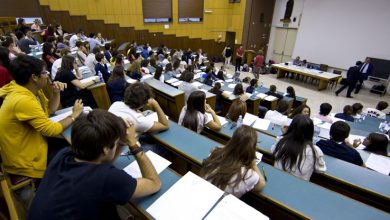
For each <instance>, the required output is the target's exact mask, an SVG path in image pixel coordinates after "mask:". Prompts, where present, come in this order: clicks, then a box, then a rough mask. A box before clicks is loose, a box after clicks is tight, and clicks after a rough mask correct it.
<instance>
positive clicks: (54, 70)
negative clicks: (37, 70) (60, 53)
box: [51, 58, 62, 79]
mask: <svg viewBox="0 0 390 220" xmlns="http://www.w3.org/2000/svg"><path fill="white" fill-rule="evenodd" d="M61 63H62V58H59V59H56V60H55V61H54V63H53V65H52V66H51V78H52V79H54V78H56V74H57V71H58V69H59V68H60V67H61Z"/></svg>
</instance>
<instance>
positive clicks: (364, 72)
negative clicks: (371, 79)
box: [355, 57, 374, 94]
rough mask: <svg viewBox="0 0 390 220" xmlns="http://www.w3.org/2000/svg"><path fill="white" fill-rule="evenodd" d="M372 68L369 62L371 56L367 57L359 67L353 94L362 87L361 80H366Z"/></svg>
mask: <svg viewBox="0 0 390 220" xmlns="http://www.w3.org/2000/svg"><path fill="white" fill-rule="evenodd" d="M373 69H374V65H372V64H371V58H369V57H367V58H366V61H364V63H363V65H361V66H360V67H359V72H360V77H359V82H358V84H357V86H356V89H355V94H358V93H359V91H360V89H361V88H362V85H363V81H364V80H366V79H367V78H368V76H369V75H371V73H372V71H373Z"/></svg>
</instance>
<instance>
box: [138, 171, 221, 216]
mask: <svg viewBox="0 0 390 220" xmlns="http://www.w3.org/2000/svg"><path fill="white" fill-rule="evenodd" d="M223 194H224V192H223V191H222V190H220V189H219V188H217V187H216V186H214V185H212V184H211V183H209V182H207V181H206V180H204V179H202V178H200V177H199V176H197V175H195V174H193V173H191V172H188V173H187V174H186V175H184V176H183V177H182V178H181V179H180V180H178V181H177V182H176V183H175V184H174V185H173V186H172V187H171V188H170V189H169V190H168V191H167V192H165V193H164V194H163V195H162V196H160V198H158V199H157V200H156V201H155V202H154V203H153V204H152V205H150V206H149V208H148V209H147V210H146V211H147V212H148V213H149V214H151V215H152V216H153V218H155V219H159V220H175V219H178V220H181V219H202V218H203V217H204V216H205V215H206V214H207V213H208V212H209V211H210V210H211V209H212V207H213V206H214V204H216V203H217V202H218V200H219V199H220V198H221V197H222V196H223Z"/></svg>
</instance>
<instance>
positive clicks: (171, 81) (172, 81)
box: [165, 78, 179, 84]
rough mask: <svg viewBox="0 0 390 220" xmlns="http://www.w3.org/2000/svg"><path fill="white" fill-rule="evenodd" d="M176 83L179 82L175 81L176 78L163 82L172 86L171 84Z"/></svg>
mask: <svg viewBox="0 0 390 220" xmlns="http://www.w3.org/2000/svg"><path fill="white" fill-rule="evenodd" d="M177 81H179V80H178V79H176V78H170V79H168V80H167V81H165V82H167V83H169V84H172V83H174V82H177Z"/></svg>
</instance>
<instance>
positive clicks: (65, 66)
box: [57, 55, 75, 76]
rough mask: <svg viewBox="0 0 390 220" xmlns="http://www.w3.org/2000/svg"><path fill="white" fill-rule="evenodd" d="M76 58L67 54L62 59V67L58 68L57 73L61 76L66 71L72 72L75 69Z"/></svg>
mask: <svg viewBox="0 0 390 220" xmlns="http://www.w3.org/2000/svg"><path fill="white" fill-rule="evenodd" d="M74 62H75V58H74V57H73V56H71V55H65V56H63V57H62V60H61V67H60V68H59V69H58V72H57V75H58V76H61V74H63V73H64V72H71V71H72V70H73V64H74Z"/></svg>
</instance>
